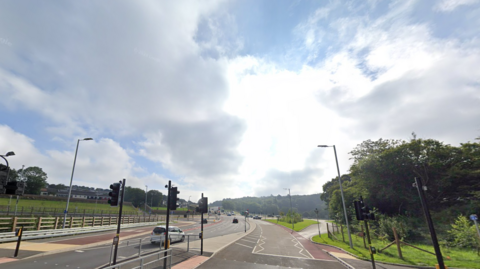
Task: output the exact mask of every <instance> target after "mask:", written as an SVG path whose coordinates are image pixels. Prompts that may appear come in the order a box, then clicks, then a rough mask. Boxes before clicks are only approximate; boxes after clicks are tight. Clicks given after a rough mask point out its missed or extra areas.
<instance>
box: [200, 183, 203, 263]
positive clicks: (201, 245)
mask: <svg viewBox="0 0 480 269" xmlns="http://www.w3.org/2000/svg"><path fill="white" fill-rule="evenodd" d="M202 201H203V192H202ZM201 222H202V229H201V234H202V238H201V239H200V240H201V242H200V255H203V209H202V217H201Z"/></svg>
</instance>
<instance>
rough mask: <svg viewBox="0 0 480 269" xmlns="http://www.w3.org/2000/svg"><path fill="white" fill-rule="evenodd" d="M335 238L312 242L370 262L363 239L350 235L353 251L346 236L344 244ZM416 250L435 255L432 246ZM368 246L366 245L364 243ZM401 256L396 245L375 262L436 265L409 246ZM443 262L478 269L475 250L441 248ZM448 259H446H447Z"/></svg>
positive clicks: (380, 244) (380, 243)
mask: <svg viewBox="0 0 480 269" xmlns="http://www.w3.org/2000/svg"><path fill="white" fill-rule="evenodd" d="M335 236H336V237H337V238H339V239H340V241H337V240H332V239H330V238H328V236H327V235H326V234H322V237H321V238H320V237H319V236H318V235H316V236H314V237H313V238H312V240H313V241H314V242H318V243H322V244H327V245H332V246H336V247H340V248H342V249H344V250H345V251H348V252H350V253H352V254H354V255H356V256H358V257H360V258H364V259H368V260H370V253H369V251H368V250H367V249H365V247H364V245H363V238H362V237H359V236H357V235H352V242H353V246H354V249H350V246H349V243H348V235H347V234H346V232H345V234H344V237H345V242H342V241H341V238H342V235H341V234H340V233H339V234H336V235H335ZM388 243H389V242H383V241H381V240H376V239H373V240H372V246H374V247H375V248H376V249H377V251H378V250H380V249H382V248H384V247H385V246H386V245H387V244H388ZM410 244H411V245H414V246H416V247H418V248H421V249H424V250H427V251H429V252H432V253H435V251H434V249H433V247H432V246H429V245H422V244H413V243H410ZM366 245H367V246H368V243H366ZM401 250H402V256H403V259H400V258H399V256H398V251H397V247H396V245H393V246H391V247H389V248H387V249H386V250H384V251H382V252H381V253H377V254H375V257H374V258H375V261H380V262H389V263H398V264H406V265H419V266H433V267H435V265H436V264H437V258H436V256H435V255H432V254H429V253H426V252H423V251H420V250H417V249H415V248H412V247H409V246H402V247H401ZM441 251H442V254H443V260H444V263H445V265H447V266H448V267H456V268H480V257H479V256H477V253H476V251H475V250H466V249H458V248H448V249H446V248H442V250H441ZM447 257H448V258H447Z"/></svg>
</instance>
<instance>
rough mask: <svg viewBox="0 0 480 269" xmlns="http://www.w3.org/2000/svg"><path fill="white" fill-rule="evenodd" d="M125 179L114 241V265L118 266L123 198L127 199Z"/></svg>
mask: <svg viewBox="0 0 480 269" xmlns="http://www.w3.org/2000/svg"><path fill="white" fill-rule="evenodd" d="M125 181H126V180H125V179H123V182H122V197H120V210H119V212H118V220H117V235H116V236H115V238H114V239H113V242H114V244H115V250H114V254H113V265H115V264H117V253H118V244H119V243H120V224H121V223H122V209H123V197H125Z"/></svg>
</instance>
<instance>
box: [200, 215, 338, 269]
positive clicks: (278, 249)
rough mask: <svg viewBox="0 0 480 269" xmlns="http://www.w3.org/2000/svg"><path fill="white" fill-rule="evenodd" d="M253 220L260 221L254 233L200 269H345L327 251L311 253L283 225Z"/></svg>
mask: <svg viewBox="0 0 480 269" xmlns="http://www.w3.org/2000/svg"><path fill="white" fill-rule="evenodd" d="M250 221H255V222H256V224H257V227H256V229H255V230H254V231H253V232H252V233H251V234H249V235H248V236H245V237H243V238H241V239H239V240H237V241H236V242H235V243H233V244H231V245H230V246H228V247H226V248H225V249H223V250H221V251H219V252H218V253H216V254H215V255H214V256H213V257H212V258H210V259H209V260H208V261H206V262H205V263H203V264H202V265H201V266H200V267H198V268H209V269H212V268H213V269H217V268H232V269H244V268H255V269H270V268H331V269H337V268H338V269H344V268H345V267H344V266H343V265H342V264H340V263H339V262H338V261H337V260H335V259H333V258H331V257H330V256H328V255H326V254H324V253H313V254H314V255H312V253H310V252H309V251H308V250H307V249H306V248H305V247H304V246H303V245H302V244H301V243H300V242H299V241H298V240H297V238H295V237H294V236H292V235H291V234H290V233H289V232H288V230H286V229H283V228H282V227H279V226H277V225H274V224H271V223H268V222H264V221H259V220H250ZM314 256H315V257H316V258H314ZM319 256H320V257H321V258H319Z"/></svg>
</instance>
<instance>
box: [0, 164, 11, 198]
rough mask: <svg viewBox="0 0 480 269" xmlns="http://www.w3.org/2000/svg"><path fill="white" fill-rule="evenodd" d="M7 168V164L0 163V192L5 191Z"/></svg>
mask: <svg viewBox="0 0 480 269" xmlns="http://www.w3.org/2000/svg"><path fill="white" fill-rule="evenodd" d="M8 169H9V167H8V166H6V165H3V164H0V194H3V193H5V192H6V187H7V180H8V178H7V176H8Z"/></svg>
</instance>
